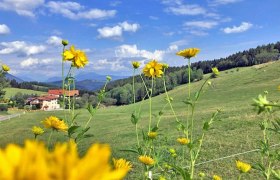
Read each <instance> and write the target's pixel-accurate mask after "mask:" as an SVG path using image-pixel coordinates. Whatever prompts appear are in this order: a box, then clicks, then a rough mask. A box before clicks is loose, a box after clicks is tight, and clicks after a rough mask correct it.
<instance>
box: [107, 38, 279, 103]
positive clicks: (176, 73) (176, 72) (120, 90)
mask: <svg viewBox="0 0 280 180" xmlns="http://www.w3.org/2000/svg"><path fill="white" fill-rule="evenodd" d="M279 52H280V42H277V43H271V44H268V45H262V46H258V47H256V48H251V49H249V50H246V51H242V52H238V53H235V54H233V55H230V56H228V57H226V58H220V59H214V60H209V61H198V62H194V63H192V65H191V68H192V76H191V81H194V80H200V79H202V78H203V74H206V73H210V72H211V71H212V70H211V69H212V67H217V68H218V69H219V70H220V71H223V70H227V69H231V68H236V67H245V66H253V65H257V64H262V63H266V62H269V61H275V60H278V59H280V53H279ZM186 69H187V66H181V67H169V68H168V69H167V70H166V86H167V90H171V89H173V88H174V87H176V86H178V85H181V84H185V83H187V82H188V73H187V71H186ZM143 78H144V77H143ZM144 80H145V82H146V84H147V85H150V84H151V83H150V80H149V79H147V78H144ZM107 90H108V92H107V93H106V98H108V100H107V101H109V104H115V105H123V104H130V103H132V101H133V98H132V96H133V93H132V77H129V78H126V79H121V80H116V81H113V82H110V83H109V84H108V86H107ZM135 91H136V101H140V100H142V98H143V97H144V96H145V95H146V91H145V88H144V86H143V84H142V80H141V78H140V76H137V77H136V78H135ZM163 92H164V88H163V79H162V78H157V80H156V83H155V89H154V95H158V94H160V93H163ZM105 104H106V102H105Z"/></svg>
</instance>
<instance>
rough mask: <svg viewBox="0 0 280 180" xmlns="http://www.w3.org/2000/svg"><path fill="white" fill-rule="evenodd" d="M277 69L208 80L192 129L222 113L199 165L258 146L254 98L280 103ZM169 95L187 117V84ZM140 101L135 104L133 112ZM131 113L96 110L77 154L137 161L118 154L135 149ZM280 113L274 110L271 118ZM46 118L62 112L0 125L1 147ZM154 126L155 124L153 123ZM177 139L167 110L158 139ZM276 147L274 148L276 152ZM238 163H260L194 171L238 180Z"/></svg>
mask: <svg viewBox="0 0 280 180" xmlns="http://www.w3.org/2000/svg"><path fill="white" fill-rule="evenodd" d="M279 67H280V61H276V62H271V63H267V64H262V65H256V66H253V67H246V68H238V69H231V70H227V71H223V72H221V73H220V76H219V77H218V78H215V79H212V80H211V81H212V87H209V88H208V91H206V92H205V93H204V94H203V95H202V97H201V99H200V101H199V103H198V105H197V109H196V112H195V129H196V130H198V129H200V128H201V126H202V124H203V121H204V120H207V119H208V118H209V117H210V116H211V114H212V113H213V112H215V110H216V109H222V113H221V115H220V116H219V118H220V121H218V122H215V124H214V125H213V128H211V130H210V131H209V132H208V134H207V135H206V139H205V143H204V144H203V148H202V152H201V156H200V157H201V158H200V159H199V162H205V161H208V160H212V159H217V158H220V157H225V156H229V155H231V154H236V153H241V152H244V151H248V150H252V149H255V148H257V147H258V141H259V140H260V139H261V138H262V132H261V131H260V128H259V123H260V122H261V120H262V117H261V116H259V115H257V113H256V112H255V111H254V110H253V107H252V106H251V104H252V103H253V101H252V99H253V98H255V97H257V96H258V95H259V94H260V93H263V92H264V91H265V90H267V91H268V92H269V94H268V99H269V100H271V101H278V100H279V99H280V98H279V97H280V92H279V91H278V90H277V86H278V85H279V84H280V68H279ZM205 76H208V75H205ZM202 83H203V80H202V81H199V82H195V83H192V84H191V89H192V92H193V94H192V95H194V92H196V91H197V90H198V88H199V87H200V86H201V84H202ZM7 92H8V91H7ZM169 93H170V96H171V97H173V98H174V101H173V105H174V108H175V111H176V113H177V114H178V115H179V116H180V118H182V119H183V118H185V116H186V111H187V107H186V105H185V104H184V103H183V102H182V101H183V100H185V99H186V97H187V86H186V85H182V86H179V87H176V88H175V89H174V90H172V91H170V92H169ZM164 98H165V95H164V94H162V95H159V96H157V97H154V98H153V107H152V108H153V112H154V113H155V114H157V113H158V112H159V111H160V110H161V109H162V107H163V106H164V104H165V100H164ZM140 103H141V102H140ZM140 103H137V104H136V107H137V108H138V107H139V104H140ZM148 108H149V105H148V101H145V102H144V103H143V106H142V116H141V117H142V118H141V120H140V129H141V128H143V129H144V130H145V132H147V128H148V121H149V117H148ZM133 111H134V105H127V106H120V107H110V108H103V109H100V110H99V111H98V112H97V114H96V116H95V117H94V119H93V120H92V122H91V124H90V126H91V129H90V131H91V133H93V134H94V137H93V138H89V139H86V140H84V141H83V142H81V144H79V147H80V152H81V153H84V152H85V150H86V149H87V148H88V147H89V145H90V144H92V143H95V142H102V143H109V144H110V145H111V147H112V150H113V156H114V157H125V158H127V159H129V160H131V161H132V162H137V156H136V155H135V154H132V153H131V154H130V153H127V152H121V151H119V150H121V149H125V148H129V147H132V146H135V145H136V137H135V131H134V128H135V126H134V125H132V123H131V122H130V116H131V113H132V112H133ZM78 112H80V114H79V116H78V118H77V119H78V120H77V121H78V123H79V124H80V123H81V124H84V123H85V122H86V121H87V119H88V117H89V116H88V113H87V112H86V110H79V111H78ZM279 112H280V111H279ZM279 114H280V113H277V112H276V113H275V114H274V115H275V116H277V115H279ZM50 115H57V116H59V117H63V112H61V111H56V112H32V113H26V114H25V115H22V116H21V117H19V118H15V119H12V120H9V121H2V122H1V121H0V146H2V147H3V146H5V145H6V144H7V143H11V142H14V143H19V144H22V143H23V141H24V139H26V138H33V134H32V133H31V130H30V129H31V127H32V126H33V125H41V123H40V122H41V121H42V120H43V119H44V118H45V117H47V116H50ZM153 122H154V123H155V122H156V121H155V119H154V121H153ZM48 133H49V131H47V133H46V134H45V135H44V137H43V138H45V140H47V137H48V135H49V134H48ZM55 134H59V136H58V137H57V140H62V139H64V140H66V137H65V136H63V135H62V134H60V133H55ZM177 135H178V132H177V130H176V122H175V118H174V117H173V116H172V113H171V111H170V108H169V107H168V106H166V109H165V110H164V114H163V118H162V120H161V124H160V138H159V139H162V140H163V139H164V137H166V139H167V141H168V144H169V145H170V146H171V147H175V148H176V147H177V145H176V137H177ZM41 138H42V137H41ZM279 139H280V138H279V137H273V138H272V140H273V141H274V143H279ZM279 147H280V146H278V147H277V148H278V149H279ZM236 159H240V160H244V161H246V162H249V163H251V164H253V163H254V162H256V160H259V156H258V154H257V153H256V152H253V153H248V154H245V155H240V156H235V157H232V158H226V159H224V160H215V161H214V162H211V163H205V164H202V165H198V166H197V173H198V172H200V171H203V172H205V173H206V174H208V175H213V174H219V175H221V176H222V177H225V178H223V179H237V176H238V174H239V173H238V171H237V170H236V167H235V160H236ZM279 165H280V163H279ZM139 168H141V166H140V165H139V164H137V163H135V164H134V170H133V171H132V172H131V173H130V175H129V176H128V179H137V177H138V176H137V173H136V172H137V171H138V170H139ZM243 179H259V178H258V175H257V174H256V171H254V170H252V171H251V173H249V174H246V175H244V176H243Z"/></svg>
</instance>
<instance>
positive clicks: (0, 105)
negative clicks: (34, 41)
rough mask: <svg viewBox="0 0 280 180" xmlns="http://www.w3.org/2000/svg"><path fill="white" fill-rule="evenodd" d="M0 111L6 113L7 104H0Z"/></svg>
mask: <svg viewBox="0 0 280 180" xmlns="http://www.w3.org/2000/svg"><path fill="white" fill-rule="evenodd" d="M0 111H8V104H6V103H1V104H0Z"/></svg>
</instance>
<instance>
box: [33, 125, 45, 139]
mask: <svg viewBox="0 0 280 180" xmlns="http://www.w3.org/2000/svg"><path fill="white" fill-rule="evenodd" d="M32 132H33V134H34V135H35V137H36V136H38V135H41V134H43V133H44V130H43V129H42V128H40V127H38V126H33V127H32Z"/></svg>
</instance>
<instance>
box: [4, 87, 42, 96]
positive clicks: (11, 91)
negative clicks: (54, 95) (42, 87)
mask: <svg viewBox="0 0 280 180" xmlns="http://www.w3.org/2000/svg"><path fill="white" fill-rule="evenodd" d="M4 91H6V94H5V98H11V97H12V96H14V95H15V94H16V93H18V92H21V93H22V94H37V95H41V94H47V92H42V91H34V90H30V89H19V88H5V89H4Z"/></svg>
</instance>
